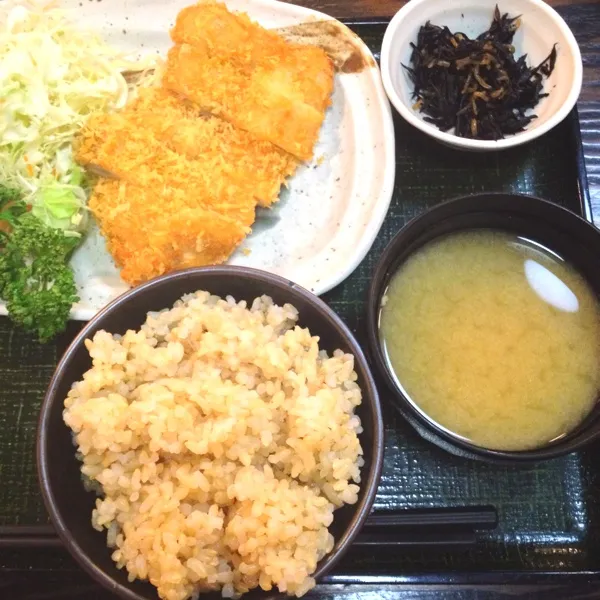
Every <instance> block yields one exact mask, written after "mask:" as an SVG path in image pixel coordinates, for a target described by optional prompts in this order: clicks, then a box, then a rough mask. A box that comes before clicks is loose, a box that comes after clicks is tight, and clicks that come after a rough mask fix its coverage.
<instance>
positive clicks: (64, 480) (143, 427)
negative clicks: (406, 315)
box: [37, 266, 383, 600]
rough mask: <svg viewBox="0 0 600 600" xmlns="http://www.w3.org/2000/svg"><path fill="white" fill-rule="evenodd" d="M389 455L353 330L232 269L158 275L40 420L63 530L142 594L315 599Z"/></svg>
mask: <svg viewBox="0 0 600 600" xmlns="http://www.w3.org/2000/svg"><path fill="white" fill-rule="evenodd" d="M382 460H383V425H382V418H381V411H380V406H379V398H378V394H377V390H376V387H375V383H374V381H373V378H372V376H371V373H370V370H369V367H368V364H367V361H366V359H365V356H364V354H363V352H362V350H361V348H360V346H359V344H358V343H357V341H356V340H355V338H354V336H353V335H352V333H351V332H350V331H349V329H348V328H347V327H346V325H345V324H344V323H343V322H342V321H341V319H340V318H339V317H338V316H337V315H336V314H335V313H334V312H333V311H332V310H331V309H330V308H329V307H328V306H327V305H326V304H325V303H324V302H323V301H322V300H320V299H319V298H317V297H316V296H314V295H313V294H311V293H310V292H308V291H307V290H305V289H303V288H301V287H300V286H297V285H296V284H294V283H292V282H290V281H288V280H286V279H283V278H281V277H278V276H275V275H271V274H268V273H266V272H262V271H258V270H255V269H249V268H242V267H232V266H220V267H205V268H198V269H188V270H185V271H179V272H176V273H171V274H169V275H166V276H163V277H159V278H157V279H155V280H152V281H150V282H148V283H146V284H144V285H142V286H139V287H137V288H134V289H132V290H130V291H129V292H127V293H125V294H124V295H123V296H121V297H120V298H118V299H117V300H115V301H114V302H113V303H112V304H110V305H109V306H108V307H107V308H105V309H104V310H103V311H102V312H100V313H99V314H98V315H97V316H96V317H94V319H92V321H90V322H89V323H88V324H87V325H86V326H85V327H84V328H83V330H82V331H81V333H80V334H79V335H78V336H77V337H76V338H75V340H74V341H73V342H72V344H71V345H70V346H69V348H68V349H67V350H66V352H65V354H64V356H63V357H62V359H61V361H60V363H59V365H58V367H57V369H56V372H55V374H54V377H53V378H52V381H51V382H50V385H49V387H48V391H47V393H46V396H45V399H44V402H43V405H42V409H41V414H40V421H39V426H38V443H37V461H38V471H39V479H40V486H41V489H42V494H43V497H44V501H45V503H46V507H47V508H48V512H49V514H50V517H51V520H52V523H53V525H54V526H55V528H56V531H57V533H58V535H59V536H60V538H61V541H62V542H63V544H64V545H65V546H66V547H67V549H68V550H69V551H70V552H71V554H72V555H73V556H74V557H75V559H76V560H77V561H78V562H79V563H80V565H81V566H82V567H83V568H84V569H85V570H86V571H88V573H90V574H91V575H92V576H93V577H94V578H95V579H96V580H97V581H98V582H99V583H101V584H103V585H105V586H106V587H107V588H109V589H110V590H112V591H113V592H114V593H116V594H117V595H118V596H120V597H122V598H128V599H132V600H133V599H135V600H142V599H144V600H150V599H152V600H155V599H156V598H161V599H162V600H188V599H189V598H198V597H200V598H206V599H207V600H210V599H215V600H216V599H217V598H221V597H239V596H240V595H242V594H246V593H247V596H246V597H248V598H250V597H252V598H266V597H273V594H274V593H280V594H288V595H290V596H302V595H304V594H305V593H306V592H307V591H308V590H310V589H311V588H312V587H313V586H314V585H315V583H316V580H318V579H319V578H320V577H322V576H323V575H324V574H325V573H327V572H328V571H329V570H330V569H331V568H332V567H333V566H334V565H335V563H337V561H338V560H339V559H340V557H341V556H342V555H343V554H344V552H345V551H346V550H347V549H348V548H349V546H350V545H351V544H352V541H353V539H354V538H355V536H356V535H357V533H358V532H359V530H360V529H361V527H362V525H363V524H364V522H365V520H366V518H367V516H368V514H369V512H370V510H371V507H372V503H373V500H374V498H375V493H376V490H377V485H378V481H379V476H380V473H381V466H382Z"/></svg>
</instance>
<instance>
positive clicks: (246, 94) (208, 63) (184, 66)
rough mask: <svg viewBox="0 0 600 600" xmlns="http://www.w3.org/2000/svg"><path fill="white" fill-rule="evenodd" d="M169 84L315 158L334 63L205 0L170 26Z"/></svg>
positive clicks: (261, 135) (206, 106)
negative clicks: (173, 44) (171, 27)
mask: <svg viewBox="0 0 600 600" xmlns="http://www.w3.org/2000/svg"><path fill="white" fill-rule="evenodd" d="M171 36H172V38H173V40H174V41H175V42H176V45H175V47H173V48H172V49H171V50H170V52H169V55H168V59H167V64H166V67H165V73H164V78H163V84H164V86H165V87H166V88H168V89H170V90H171V91H174V92H177V93H179V94H181V95H183V96H185V97H186V98H188V99H189V100H191V101H193V102H194V103H196V104H197V105H198V107H199V108H200V109H202V110H206V111H209V112H211V113H213V114H215V115H217V116H220V117H222V118H223V119H225V120H227V121H229V122H230V123H232V124H233V125H235V126H236V127H239V128H240V129H245V130H246V131H249V132H251V133H253V134H255V135H256V136H257V137H259V138H260V139H263V140H268V141H270V142H272V143H274V144H275V145H277V146H279V147H280V148H283V149H284V150H286V151H288V152H289V153H291V154H293V155H294V156H296V157H298V158H299V159H300V160H309V159H310V158H311V157H312V154H313V148H314V145H315V143H316V142H317V138H318V135H319V130H320V128H321V125H322V123H323V119H324V117H325V110H326V108H327V106H328V105H329V103H330V96H331V93H332V91H333V77H334V70H333V63H332V62H331V60H330V59H329V57H328V56H327V54H326V53H325V52H324V51H323V50H322V49H320V48H316V47H312V46H306V45H301V44H293V43H290V42H286V41H285V40H284V39H283V38H281V37H280V36H279V35H277V34H276V33H274V32H272V31H267V30H266V29H264V28H263V27H260V26H259V25H257V24H256V23H254V22H252V21H251V20H250V19H249V18H248V17H247V15H244V14H233V13H230V12H229V11H228V10H227V8H226V6H225V5H224V4H221V3H218V2H212V1H205V2H201V3H199V4H196V5H194V6H190V7H188V8H185V9H183V10H182V11H181V12H180V13H179V15H178V17H177V22H176V24H175V27H174V28H173V30H172V32H171Z"/></svg>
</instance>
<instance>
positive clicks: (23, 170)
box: [0, 2, 139, 232]
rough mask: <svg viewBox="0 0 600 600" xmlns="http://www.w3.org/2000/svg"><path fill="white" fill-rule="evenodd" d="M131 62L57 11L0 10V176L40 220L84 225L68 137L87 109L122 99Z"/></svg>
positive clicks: (113, 105)
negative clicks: (18, 190) (79, 28)
mask: <svg viewBox="0 0 600 600" xmlns="http://www.w3.org/2000/svg"><path fill="white" fill-rule="evenodd" d="M2 4H4V2H2ZM5 6H6V5H5ZM137 69H139V66H138V65H133V64H132V63H131V62H129V61H126V60H125V59H124V58H123V57H122V56H121V55H120V53H119V52H118V51H117V50H114V49H112V48H110V47H109V46H107V45H106V44H105V43H104V42H103V41H102V40H101V39H100V38H98V37H97V36H95V35H92V34H90V32H86V31H80V30H78V29H77V28H76V27H75V26H74V25H73V24H72V23H71V22H70V21H69V20H68V18H67V15H66V13H65V12H64V11H61V10H58V9H54V8H42V7H39V6H35V5H22V4H21V5H17V6H15V5H14V4H12V5H9V6H8V7H7V8H6V9H5V10H4V11H3V12H2V13H0V180H1V181H2V182H3V183H5V184H6V185H8V186H12V187H16V188H19V189H20V190H21V191H22V192H23V194H24V199H25V201H26V202H27V203H28V204H30V205H32V207H33V213H34V215H36V216H37V217H38V218H41V219H42V220H43V221H44V222H45V223H46V224H48V225H51V226H54V227H57V228H60V229H64V230H66V231H71V232H80V231H81V230H82V228H83V226H84V225H85V222H86V221H87V219H86V218H85V203H86V180H85V177H83V176H82V172H81V170H80V168H79V167H78V166H77V165H76V164H75V162H74V160H73V151H72V142H73V139H74V136H75V134H76V133H77V132H78V130H79V129H80V128H81V127H82V125H83V124H84V123H85V121H86V120H87V119H88V118H89V117H90V116H91V115H93V114H95V113H99V112H106V111H110V110H114V109H117V108H120V107H121V106H123V105H124V104H125V102H126V101H127V95H128V85H127V81H126V80H125V78H124V76H123V73H124V72H125V71H128V70H137Z"/></svg>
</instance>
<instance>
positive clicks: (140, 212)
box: [89, 179, 250, 285]
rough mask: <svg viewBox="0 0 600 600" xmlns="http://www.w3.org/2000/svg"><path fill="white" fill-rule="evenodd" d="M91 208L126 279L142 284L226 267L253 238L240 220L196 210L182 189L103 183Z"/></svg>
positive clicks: (134, 283)
mask: <svg viewBox="0 0 600 600" xmlns="http://www.w3.org/2000/svg"><path fill="white" fill-rule="evenodd" d="M89 207H90V209H91V211H92V212H93V214H94V216H95V217H96V219H97V220H98V223H99V224H100V229H101V231H102V234H103V235H104V236H105V238H106V242H107V246H108V249H109V251H110V253H111V255H112V256H113V258H114V260H115V263H116V264H117V266H118V267H120V268H121V277H122V278H123V280H124V281H126V282H127V283H130V284H132V285H136V284H138V283H141V282H143V281H146V280H148V279H151V278H152V277H156V276H158V275H162V274H164V273H167V272H170V271H173V270H176V269H182V268H186V267H191V266H199V265H211V264H218V263H221V262H223V261H225V260H227V258H229V256H230V255H231V253H232V252H233V250H234V249H235V248H236V247H237V246H238V245H239V244H240V243H241V242H242V240H243V239H244V237H245V236H246V235H247V234H248V233H249V231H250V228H249V226H248V225H245V224H244V223H243V222H242V221H240V220H239V219H235V218H233V217H231V216H228V215H227V214H220V213H217V212H215V211H212V210H205V209H202V208H198V207H196V206H194V202H193V198H190V196H189V194H186V193H183V192H182V190H177V189H174V188H169V187H163V188H155V187H154V186H143V185H135V184H131V183H129V182H126V181H119V180H116V179H101V180H99V181H98V183H97V184H96V186H95V187H94V190H93V192H92V195H91V198H90V202H89Z"/></svg>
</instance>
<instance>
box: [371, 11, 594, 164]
mask: <svg viewBox="0 0 600 600" xmlns="http://www.w3.org/2000/svg"><path fill="white" fill-rule="evenodd" d="M496 4H498V7H499V9H500V12H501V13H503V14H504V13H508V14H509V15H510V16H515V17H516V16H518V15H521V26H520V27H519V29H518V30H517V32H516V34H515V37H514V41H513V45H514V47H515V50H516V52H515V55H516V56H517V57H519V56H521V55H522V54H527V64H529V65H538V64H539V63H541V62H542V61H543V60H544V59H545V58H546V57H547V56H548V54H549V53H550V51H551V50H552V46H553V44H556V51H557V58H556V66H555V68H554V71H553V72H552V75H551V76H550V77H549V78H548V79H546V80H545V83H544V91H546V92H549V94H550V95H549V96H548V97H546V98H543V99H542V100H540V102H539V104H538V105H537V106H536V107H535V109H534V110H533V111H532V112H533V113H534V114H536V115H537V116H538V118H537V119H534V120H533V121H531V123H529V125H528V126H527V128H526V129H525V131H522V132H520V133H516V134H514V135H510V136H507V137H506V138H504V139H501V140H473V139H469V138H462V137H459V136H457V135H455V134H454V133H451V132H443V131H440V130H439V129H438V128H437V127H436V126H435V125H432V124H431V123H427V122H426V121H424V120H423V116H424V115H423V114H422V113H419V112H418V111H416V110H414V109H413V104H414V102H415V101H414V99H413V98H412V92H413V88H414V86H413V84H412V82H411V81H410V78H409V76H408V73H407V72H406V69H404V67H403V66H402V65H403V64H404V65H407V66H410V56H411V53H412V48H411V46H410V43H411V42H413V43H416V41H417V34H418V32H419V29H420V27H421V26H422V25H425V23H426V22H427V21H431V23H432V24H434V25H439V26H444V25H446V26H447V27H448V28H449V29H450V31H452V32H453V33H455V32H458V31H460V32H462V33H465V34H466V35H468V36H469V37H471V38H473V37H476V36H477V35H479V34H480V33H482V32H484V31H486V30H487V29H488V28H489V26H490V23H491V22H492V19H493V15H494V9H495V7H496ZM582 74H583V65H582V62H581V52H580V51H579V46H578V45H577V41H576V40H575V37H574V36H573V33H572V32H571V30H570V29H569V27H568V26H567V24H566V23H565V22H564V21H563V19H562V18H561V17H560V15H559V14H558V13H557V12H556V11H555V10H554V9H552V8H551V7H550V6H548V5H547V4H546V3H545V2H543V1H542V0H411V1H410V2H408V3H407V4H406V5H404V6H403V7H402V8H401V9H400V10H399V11H398V12H397V13H396V15H395V16H394V18H393V19H392V20H391V21H390V24H389V25H388V28H387V30H386V32H385V35H384V37H383V44H382V47H381V75H382V79H383V85H384V87H385V91H386V93H387V95H388V97H389V99H390V101H391V103H392V104H393V105H394V106H395V108H396V110H397V111H398V112H399V113H400V114H401V115H402V116H403V117H404V118H405V119H406V120H407V121H408V122H409V123H410V124H411V125H414V126H415V127H417V128H418V129H420V130H421V131H424V132H425V133H427V134H428V135H430V136H432V137H434V138H436V139H438V140H439V141H440V142H442V143H445V144H448V145H450V146H454V147H457V148H462V149H464V150H472V151H480V152H485V151H491V150H500V149H504V148H511V147H513V146H518V145H520V144H524V143H526V142H529V141H531V140H533V139H535V138H537V137H539V136H541V135H543V134H544V133H546V132H547V131H549V130H550V129H552V128H553V127H554V126H556V125H558V124H559V123H560V122H561V121H562V120H563V119H564V118H565V117H566V116H567V115H568V114H569V112H570V111H571V109H572V108H573V106H575V103H576V102H577V98H578V97H579V93H580V92H581V82H582Z"/></svg>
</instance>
